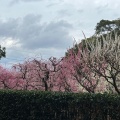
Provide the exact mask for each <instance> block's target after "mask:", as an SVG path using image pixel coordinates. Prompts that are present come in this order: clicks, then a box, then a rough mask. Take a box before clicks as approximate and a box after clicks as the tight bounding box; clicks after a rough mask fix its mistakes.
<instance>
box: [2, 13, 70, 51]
mask: <svg viewBox="0 0 120 120" xmlns="http://www.w3.org/2000/svg"><path fill="white" fill-rule="evenodd" d="M71 29H72V25H71V24H69V23H68V22H66V21H62V20H61V21H57V22H50V23H49V24H48V23H46V24H42V23H41V16H39V15H32V14H30V15H27V16H25V17H24V18H23V19H12V20H10V19H9V20H7V21H6V22H5V23H4V22H2V21H1V22H0V37H12V38H16V39H17V40H18V39H19V40H20V41H19V42H20V43H21V44H22V47H24V48H26V49H37V48H62V49H63V48H66V47H68V46H70V45H71V44H72V38H71V37H70V36H69V30H71Z"/></svg>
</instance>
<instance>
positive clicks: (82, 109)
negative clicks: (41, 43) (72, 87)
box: [0, 91, 120, 120]
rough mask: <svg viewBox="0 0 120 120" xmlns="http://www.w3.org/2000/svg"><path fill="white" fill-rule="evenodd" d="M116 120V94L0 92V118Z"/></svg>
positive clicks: (119, 101)
mask: <svg viewBox="0 0 120 120" xmlns="http://www.w3.org/2000/svg"><path fill="white" fill-rule="evenodd" d="M109 119H110V120H120V96H119V95H110V94H87V93H84V94H77V93H58V92H38V91H0V120H109Z"/></svg>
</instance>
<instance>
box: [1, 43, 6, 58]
mask: <svg viewBox="0 0 120 120" xmlns="http://www.w3.org/2000/svg"><path fill="white" fill-rule="evenodd" d="M5 50H6V49H5V47H1V45H0V59H1V58H2V57H5V56H6V51H5Z"/></svg>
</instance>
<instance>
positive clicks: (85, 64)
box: [0, 34, 120, 94]
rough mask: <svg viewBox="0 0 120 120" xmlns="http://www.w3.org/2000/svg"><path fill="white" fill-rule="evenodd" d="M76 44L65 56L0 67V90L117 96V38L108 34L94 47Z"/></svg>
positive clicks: (119, 58)
mask: <svg viewBox="0 0 120 120" xmlns="http://www.w3.org/2000/svg"><path fill="white" fill-rule="evenodd" d="M84 42H85V44H86V47H83V42H81V43H80V44H75V47H76V48H77V52H76V51H75V50H74V49H70V50H69V51H68V54H67V56H65V57H63V58H61V59H56V58H55V57H51V58H49V59H48V60H46V61H45V60H42V59H34V60H27V61H25V62H24V63H22V64H20V63H19V64H15V65H13V67H12V69H11V70H8V69H5V68H3V67H2V66H0V88H1V89H17V90H42V91H65V92H84V91H86V92H89V93H96V92H105V91H109V90H110V89H111V90H112V91H115V92H117V93H118V94H120V37H119V36H118V35H115V37H114V38H113V37H111V36H110V34H108V35H107V36H106V38H104V37H103V38H102V40H100V39H99V40H97V39H96V43H95V44H93V43H91V42H87V40H85V41H84Z"/></svg>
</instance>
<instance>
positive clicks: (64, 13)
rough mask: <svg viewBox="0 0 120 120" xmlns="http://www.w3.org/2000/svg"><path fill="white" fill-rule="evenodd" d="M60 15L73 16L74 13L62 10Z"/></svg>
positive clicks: (59, 12)
mask: <svg viewBox="0 0 120 120" xmlns="http://www.w3.org/2000/svg"><path fill="white" fill-rule="evenodd" d="M58 14H59V15H60V16H71V15H72V13H71V12H70V11H68V10H66V9H62V10H60V11H58Z"/></svg>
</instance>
